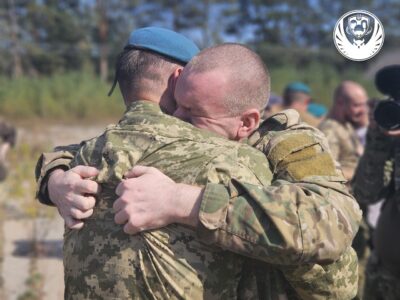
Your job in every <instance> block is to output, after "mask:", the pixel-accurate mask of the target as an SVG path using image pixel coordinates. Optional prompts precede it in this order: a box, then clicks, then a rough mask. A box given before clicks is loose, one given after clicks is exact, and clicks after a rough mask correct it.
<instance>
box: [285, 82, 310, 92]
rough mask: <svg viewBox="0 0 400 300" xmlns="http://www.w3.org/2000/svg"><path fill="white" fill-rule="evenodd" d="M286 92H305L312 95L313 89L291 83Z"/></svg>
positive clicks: (297, 83)
mask: <svg viewBox="0 0 400 300" xmlns="http://www.w3.org/2000/svg"><path fill="white" fill-rule="evenodd" d="M285 92H303V93H305V94H311V89H310V87H309V86H308V85H306V84H304V83H302V82H298V81H296V82H292V83H289V84H288V85H287V86H286V88H285Z"/></svg>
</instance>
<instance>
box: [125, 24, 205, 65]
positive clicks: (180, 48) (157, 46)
mask: <svg viewBox="0 0 400 300" xmlns="http://www.w3.org/2000/svg"><path fill="white" fill-rule="evenodd" d="M125 48H135V49H145V50H151V51H154V52H156V53H158V54H161V55H163V56H166V57H168V58H171V59H174V60H177V61H179V62H182V63H185V64H186V63H188V62H189V60H191V59H192V57H193V56H195V55H196V54H197V53H199V51H200V49H199V48H198V47H197V46H196V44H195V43H193V42H192V41H191V40H189V39H188V38H186V37H185V36H183V35H182V34H180V33H177V32H174V31H172V30H168V29H164V28H159V27H144V28H140V29H137V30H134V31H132V32H131V35H130V36H129V40H128V43H127V45H126V47H125Z"/></svg>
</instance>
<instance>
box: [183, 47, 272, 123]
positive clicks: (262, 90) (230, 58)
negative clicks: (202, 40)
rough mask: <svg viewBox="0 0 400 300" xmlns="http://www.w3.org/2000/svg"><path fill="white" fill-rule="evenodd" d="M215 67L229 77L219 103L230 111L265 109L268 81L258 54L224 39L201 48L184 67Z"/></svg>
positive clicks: (267, 75) (264, 66)
mask: <svg viewBox="0 0 400 300" xmlns="http://www.w3.org/2000/svg"><path fill="white" fill-rule="evenodd" d="M216 68H221V69H223V70H224V72H226V76H227V77H228V78H229V79H228V81H229V90H227V91H226V97H225V99H224V103H223V104H224V106H225V108H226V109H227V110H228V111H229V112H230V114H231V115H234V116H235V115H239V114H240V113H242V112H243V111H245V110H246V109H249V108H257V109H258V110H260V111H263V110H264V109H265V107H266V105H267V103H268V99H269V94H270V86H271V84H270V76H269V72H268V69H267V67H266V65H265V64H264V62H263V61H262V59H261V58H260V56H258V55H257V54H256V53H255V52H254V51H252V50H251V49H249V48H247V47H246V46H244V45H241V44H236V43H226V44H221V45H217V46H214V47H210V48H208V49H205V50H203V51H201V52H200V53H199V54H198V55H196V56H195V57H194V58H193V59H192V60H191V61H190V62H189V63H188V64H187V65H186V67H185V69H188V70H189V71H190V72H192V71H193V72H198V73H203V72H208V71H212V70H214V69H216Z"/></svg>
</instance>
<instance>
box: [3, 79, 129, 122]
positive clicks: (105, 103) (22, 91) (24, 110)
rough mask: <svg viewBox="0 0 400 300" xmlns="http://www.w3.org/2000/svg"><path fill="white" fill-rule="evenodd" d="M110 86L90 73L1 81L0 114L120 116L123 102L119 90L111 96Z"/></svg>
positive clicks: (12, 115) (61, 116) (66, 117)
mask: <svg viewBox="0 0 400 300" xmlns="http://www.w3.org/2000/svg"><path fill="white" fill-rule="evenodd" d="M109 88H110V85H107V84H105V83H104V82H102V81H101V80H100V79H99V78H98V77H96V76H94V75H93V74H90V73H76V72H72V73H66V74H56V75H53V76H52V77H40V78H29V77H22V78H18V79H14V80H11V79H9V78H7V77H0V111H1V112H2V113H3V114H4V115H7V116H8V117H19V118H21V117H23V118H26V117H32V116H35V117H40V118H49V119H55V118H57V119H60V118H61V119H71V118H78V119H82V118H84V119H97V118H102V117H109V116H120V115H121V114H122V112H123V108H124V105H123V102H122V99H121V96H120V94H119V91H118V88H117V89H116V90H115V92H114V94H113V96H112V97H108V96H107V92H108V89H109Z"/></svg>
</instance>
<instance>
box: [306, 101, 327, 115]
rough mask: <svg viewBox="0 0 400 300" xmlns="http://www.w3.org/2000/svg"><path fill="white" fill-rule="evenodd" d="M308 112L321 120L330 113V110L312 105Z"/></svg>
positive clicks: (309, 105)
mask: <svg viewBox="0 0 400 300" xmlns="http://www.w3.org/2000/svg"><path fill="white" fill-rule="evenodd" d="M307 111H308V112H309V113H310V114H312V115H313V116H315V117H317V118H320V117H322V116H323V115H325V114H326V113H327V112H328V109H327V108H326V107H325V105H322V104H318V103H310V104H308V106H307Z"/></svg>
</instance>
